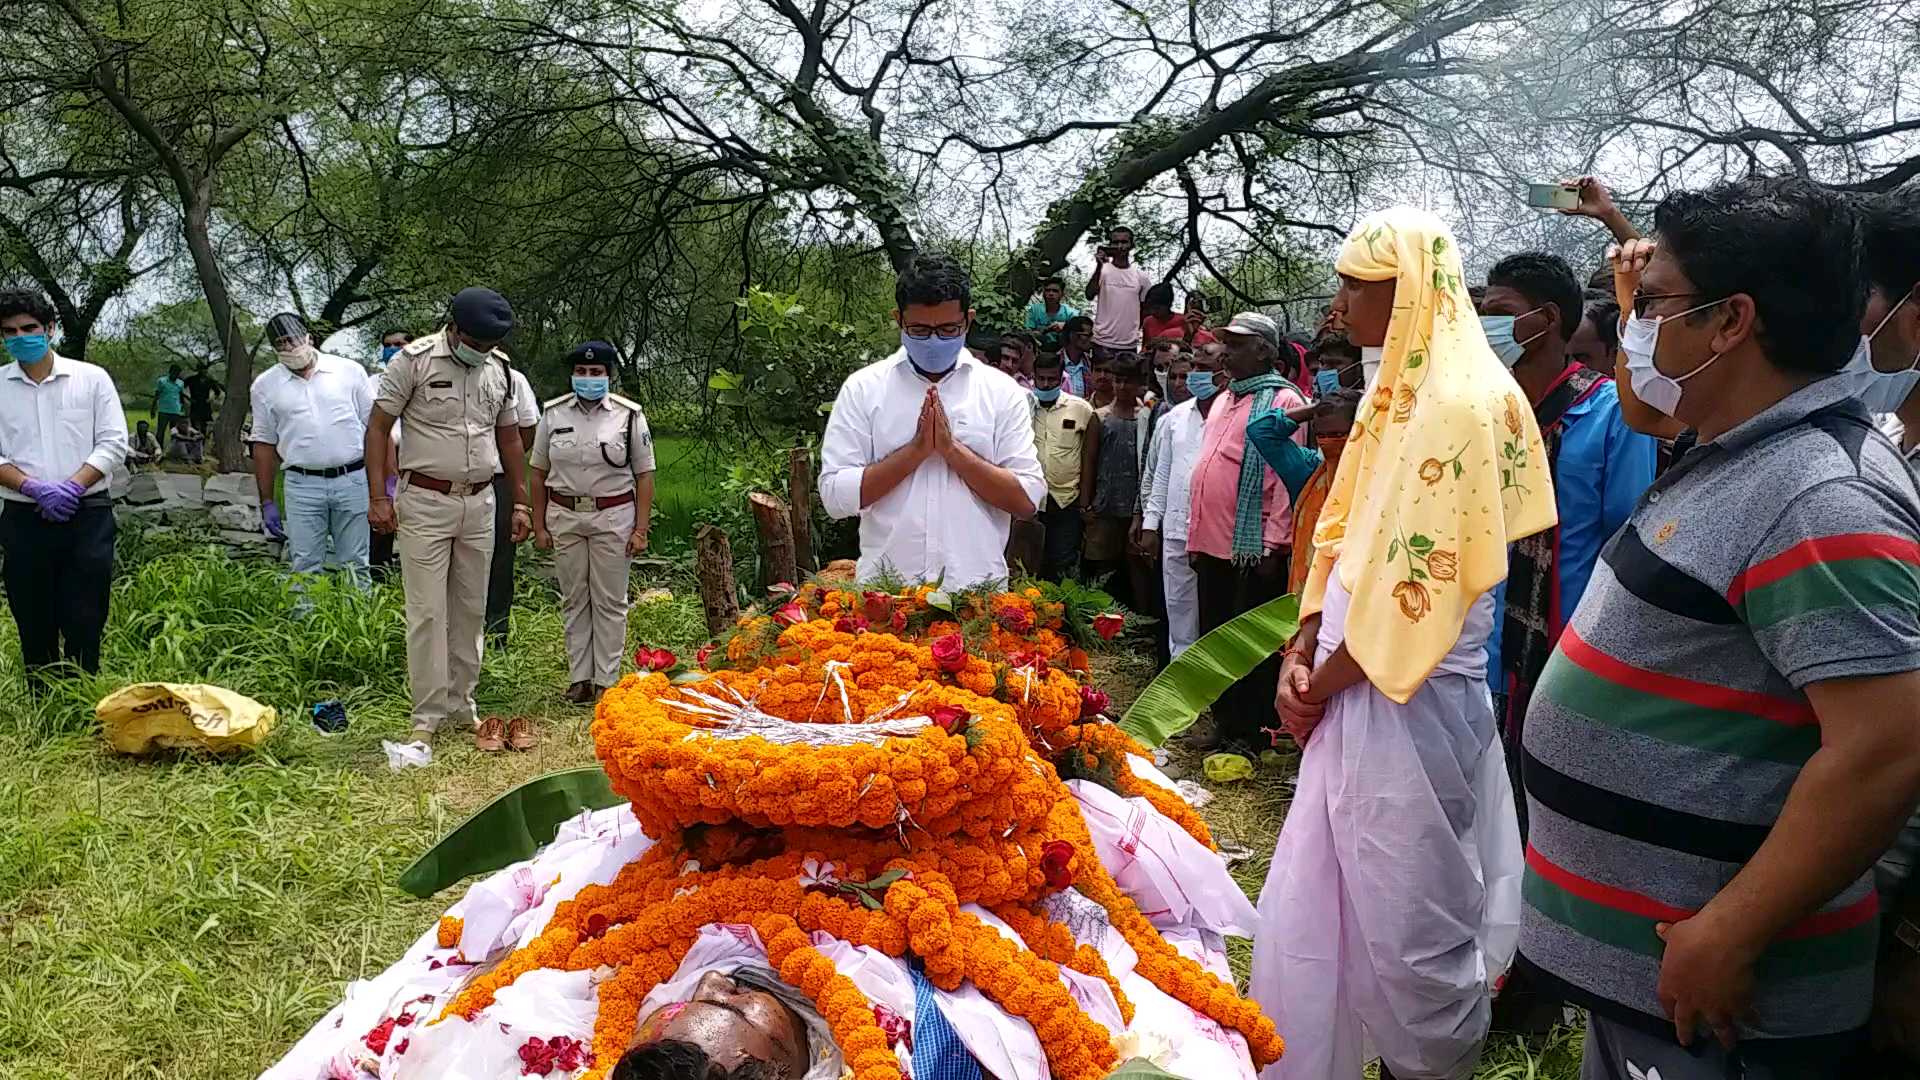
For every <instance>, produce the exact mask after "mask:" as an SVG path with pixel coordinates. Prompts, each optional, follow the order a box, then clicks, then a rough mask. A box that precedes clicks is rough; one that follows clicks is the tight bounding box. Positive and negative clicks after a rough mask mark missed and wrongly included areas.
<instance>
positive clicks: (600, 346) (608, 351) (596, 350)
mask: <svg viewBox="0 0 1920 1080" xmlns="http://www.w3.org/2000/svg"><path fill="white" fill-rule="evenodd" d="M619 359H620V354H619V353H617V352H615V351H614V348H613V346H611V345H609V344H607V343H606V342H604V341H587V342H582V343H581V344H579V345H575V346H574V347H573V350H572V351H571V352H569V353H567V363H566V366H567V367H573V366H574V365H575V364H605V365H606V366H607V368H608V369H609V370H611V369H612V368H614V367H616V366H617V365H618V364H619Z"/></svg>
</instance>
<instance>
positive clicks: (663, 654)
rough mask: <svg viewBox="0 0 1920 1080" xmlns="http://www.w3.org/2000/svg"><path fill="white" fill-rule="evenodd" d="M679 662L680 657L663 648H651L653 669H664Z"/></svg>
mask: <svg viewBox="0 0 1920 1080" xmlns="http://www.w3.org/2000/svg"><path fill="white" fill-rule="evenodd" d="M679 662H680V658H679V657H677V656H675V655H673V654H672V653H670V652H668V651H667V650H665V649H655V650H653V670H655V671H665V670H667V669H668V668H671V667H672V666H673V665H675V664H677V663H679Z"/></svg>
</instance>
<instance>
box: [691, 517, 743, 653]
mask: <svg viewBox="0 0 1920 1080" xmlns="http://www.w3.org/2000/svg"><path fill="white" fill-rule="evenodd" d="M693 553H694V558H693V565H694V571H695V573H696V575H697V576H698V577H699V579H700V607H701V609H702V610H704V611H705V612H706V616H707V634H708V636H709V637H718V636H719V635H721V634H722V633H725V632H726V631H727V630H729V629H731V628H732V626H733V624H734V623H735V622H736V621H738V620H739V618H740V586H739V585H738V584H736V583H735V582H734V579H733V545H732V544H730V543H728V542H727V530H725V529H722V528H721V527H720V526H718V525H714V524H711V523H709V524H705V525H702V526H700V527H699V528H697V529H695V530H693Z"/></svg>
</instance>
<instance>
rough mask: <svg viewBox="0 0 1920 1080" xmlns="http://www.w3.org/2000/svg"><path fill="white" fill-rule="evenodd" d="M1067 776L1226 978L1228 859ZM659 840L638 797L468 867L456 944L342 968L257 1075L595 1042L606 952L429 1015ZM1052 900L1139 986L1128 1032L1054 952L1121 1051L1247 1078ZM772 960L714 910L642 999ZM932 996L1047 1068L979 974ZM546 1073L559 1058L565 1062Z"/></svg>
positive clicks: (450, 1071)
mask: <svg viewBox="0 0 1920 1080" xmlns="http://www.w3.org/2000/svg"><path fill="white" fill-rule="evenodd" d="M1134 767H1135V768H1136V770H1138V771H1139V772H1140V773H1142V774H1143V778H1144V779H1150V780H1152V781H1153V782H1155V783H1162V784H1166V783H1167V781H1166V779H1165V777H1164V776H1161V775H1160V774H1159V773H1158V770H1155V769H1154V768H1153V766H1152V764H1151V763H1150V762H1146V761H1144V760H1136V761H1135V762H1134ZM1072 787H1073V790H1074V794H1075V797H1076V798H1078V799H1079V800H1080V802H1081V810H1082V813H1083V815H1084V816H1085V817H1086V819H1087V823H1088V827H1089V830H1090V832H1091V833H1092V835H1093V839H1094V847H1095V848H1096V851H1095V854H1096V855H1097V856H1098V857H1099V858H1100V860H1101V862H1102V863H1103V865H1105V866H1106V867H1107V869H1108V872H1109V873H1111V874H1112V875H1113V876H1114V877H1115V879H1116V881H1117V882H1118V883H1119V885H1120V887H1121V889H1122V890H1123V891H1125V892H1127V893H1128V895H1129V896H1130V897H1131V898H1132V899H1133V901H1134V902H1135V904H1137V905H1138V906H1139V907H1140V908H1141V910H1142V911H1143V912H1145V913H1147V914H1148V917H1149V918H1151V919H1152V920H1153V922H1154V924H1155V925H1156V926H1158V927H1160V929H1161V931H1162V933H1163V935H1164V936H1165V937H1166V939H1167V940H1168V941H1169V942H1170V943H1171V944H1173V946H1174V947H1175V948H1176V949H1178V950H1180V951H1181V952H1182V953H1184V954H1186V955H1187V956H1188V957H1190V958H1192V959H1194V960H1196V961H1198V962H1199V963H1200V964H1202V965H1203V966H1205V967H1207V968H1208V969H1210V970H1211V971H1213V973H1214V974H1216V975H1218V976H1220V977H1221V978H1223V979H1226V980H1228V981H1229V982H1231V981H1232V975H1231V973H1230V972H1229V970H1228V967H1227V958H1226V952H1225V943H1224V941H1223V940H1222V937H1221V935H1222V934H1226V933H1234V934H1244V933H1245V932H1246V928H1247V927H1250V926H1251V924H1252V919H1253V910H1252V906H1251V905H1250V904H1248V903H1247V902H1246V899H1245V897H1244V896H1243V895H1242V894H1241V893H1240V891H1239V888H1238V887H1237V886H1236V885H1235V884H1234V881H1233V878H1232V877H1231V876H1230V875H1229V874H1228V873H1227V868H1226V864H1225V862H1224V861H1223V860H1222V859H1221V858H1220V857H1219V856H1218V855H1216V854H1214V853H1213V852H1210V851H1208V850H1207V849H1206V848H1205V847H1203V846H1201V845H1200V844H1199V843H1198V842H1197V841H1195V840H1194V839H1193V838H1192V837H1190V836H1188V835H1187V834H1186V832H1185V831H1184V830H1182V829H1181V828H1180V827H1179V826H1178V825H1176V824H1174V823H1173V822H1172V821H1170V820H1168V819H1167V818H1166V817H1164V816H1162V815H1161V814H1160V813H1159V812H1158V811H1156V810H1154V809H1153V807H1152V806H1151V805H1150V804H1148V803H1147V802H1146V800H1144V799H1122V798H1121V797H1119V796H1118V795H1115V794H1114V793H1112V792H1111V791H1108V790H1107V789H1105V788H1101V787H1098V786H1096V785H1091V784H1080V783H1075V784H1073V785H1072ZM651 843H652V841H651V840H649V839H648V838H647V837H646V835H645V834H644V833H642V832H641V831H640V828H639V826H638V824H637V823H636V822H635V821H634V818H633V812H632V809H631V808H630V807H628V806H625V805H621V806H618V807H613V808H610V809H607V810H598V811H592V812H589V813H583V814H581V815H580V816H579V817H577V818H575V819H574V820H572V821H570V822H568V823H567V824H566V825H564V826H562V827H561V830H560V833H559V835H558V836H557V837H556V838H555V840H554V842H553V843H552V844H550V845H548V846H547V847H546V848H543V849H542V850H541V851H540V853H539V854H537V855H535V856H534V857H533V858H532V859H530V860H528V861H527V862H524V863H519V864H516V865H514V866H510V867H508V868H506V869H504V870H501V871H499V872H498V873H495V874H493V875H492V876H490V877H488V878H486V879H484V880H482V881H480V882H479V883H477V884H475V885H474V886H473V887H472V888H471V889H469V890H468V891H467V894H466V895H465V896H464V897H462V898H461V899H460V901H459V902H458V903H456V904H454V905H453V907H451V908H449V909H448V912H447V913H448V914H449V915H454V916H457V917H459V918H460V919H461V920H462V923H463V926H462V936H461V941H460V945H459V947H458V948H457V949H442V948H440V947H439V943H438V941H437V939H436V938H437V936H436V931H435V930H434V929H429V930H428V931H427V932H426V934H424V935H423V936H422V937H421V938H420V939H419V940H418V941H416V942H415V943H414V945H413V947H412V948H410V949H408V950H407V953H406V955H405V956H403V957H402V958H401V959H400V960H399V962H397V963H395V964H394V965H393V966H392V967H390V968H388V969H387V970H385V971H383V972H381V973H380V974H379V975H377V976H375V977H373V978H371V979H367V980H363V981H359V982H355V983H352V984H351V985H349V986H348V987H347V990H346V995H345V1000H343V1001H342V1002H341V1003H340V1004H338V1005H336V1006H335V1007H334V1008H333V1010H332V1011H331V1012H329V1013H328V1014H327V1015H326V1016H325V1017H322V1018H321V1020H320V1022H319V1023H318V1024H316V1025H314V1027H313V1029H312V1030H311V1031H309V1032H307V1034H306V1036H305V1037H304V1038H302V1039H301V1040H300V1041H299V1042H298V1043H297V1044H295V1045H294V1047H293V1049H292V1050H290V1051H289V1052H288V1053H287V1055H286V1057H284V1058H282V1059H281V1060H280V1061H279V1062H278V1063H277V1064H275V1065H274V1066H273V1067H272V1068H271V1069H268V1070H267V1071H266V1072H265V1073H263V1074H262V1076H261V1080H374V1078H380V1080H428V1078H431V1080H447V1078H449V1077H460V1078H463V1080H490V1078H493V1077H500V1078H510V1077H518V1076H520V1075H521V1066H522V1061H521V1058H520V1056H519V1053H520V1047H521V1046H522V1045H523V1044H525V1043H526V1041H527V1040H528V1039H529V1038H535V1037H537V1038H541V1039H546V1040H551V1039H553V1038H555V1037H565V1038H572V1039H579V1040H581V1041H582V1042H584V1043H586V1044H588V1045H589V1046H591V1044H592V1040H593V1024H594V1019H595V1017H596V1015H597V1014H598V1012H599V1000H598V999H599V990H598V986H599V983H600V982H601V981H602V980H603V979H604V978H605V977H606V976H608V975H610V974H611V969H602V970H601V971H598V972H594V971H581V972H560V971H537V972H531V973H529V974H527V975H524V976H522V977H521V978H520V979H519V980H517V981H516V982H515V983H514V984H513V985H512V986H511V987H508V988H506V989H503V990H502V991H501V992H500V993H499V995H498V996H497V997H496V999H495V1001H494V1004H493V1005H492V1006H490V1007H489V1008H487V1009H486V1011H484V1012H482V1013H481V1014H480V1016H479V1017H478V1018H477V1019H476V1020H475V1021H474V1022H472V1023H469V1022H468V1021H465V1020H460V1019H457V1018H456V1019H449V1020H446V1021H443V1022H441V1023H437V1024H435V1023H431V1021H432V1020H433V1019H434V1018H435V1017H437V1016H438V1015H439V1014H440V1012H441V1010H442V1009H444V1008H445V1007H446V1004H447V1003H448V1002H449V1001H451V1000H452V999H453V997H454V996H455V995H457V994H458V993H459V991H460V988H461V987H462V986H463V985H465V984H466V982H467V981H469V979H471V977H472V974H473V972H474V971H475V970H476V967H477V964H484V963H490V962H494V961H498V960H500V959H501V958H503V957H504V956H505V955H506V954H507V952H508V951H510V950H512V949H514V948H517V947H519V946H521V945H525V944H527V943H528V942H530V941H532V940H533V939H534V938H536V937H538V936H539V934H540V932H541V931H542V930H544V929H545V928H546V925H547V923H548V922H549V921H550V920H551V919H552V917H553V912H554V909H555V908H557V907H558V906H559V905H560V904H561V903H562V902H563V901H565V900H568V899H570V898H572V897H573V896H574V895H575V894H577V893H578V892H579V891H580V889H582V888H583V887H585V886H586V885H587V884H589V883H593V884H606V883H607V882H609V881H612V880H613V878H614V875H616V874H618V873H619V872H620V868H621V867H623V866H625V865H626V864H627V863H629V862H632V861H633V860H634V859H636V858H638V857H639V856H640V854H641V853H642V852H644V851H645V850H646V849H647V848H648V847H649V846H651ZM966 910H967V911H969V912H971V913H972V914H974V915H976V916H979V917H980V918H981V920H982V921H984V922H986V923H987V924H988V925H991V926H993V927H995V928H996V929H998V930H999V931H1000V932H1001V933H1003V934H1005V935H1007V936H1008V937H1010V938H1011V937H1013V936H1014V935H1013V932H1012V930H1011V929H1009V928H1008V927H1006V926H1005V925H1004V924H1002V923H1001V922H1000V921H999V920H998V919H996V918H995V917H994V916H993V915H992V914H991V913H990V912H988V911H986V910H984V909H982V908H980V907H978V906H976V905H968V907H967V908H966ZM1047 910H1048V914H1049V916H1050V917H1051V918H1053V919H1054V920H1055V921H1057V922H1061V923H1064V924H1066V925H1067V926H1068V927H1069V928H1071V929H1072V931H1073V934H1074V937H1075V939H1076V940H1078V941H1080V942H1081V943H1083V944H1089V945H1092V946H1094V948H1096V949H1098V950H1099V952H1100V954H1101V958H1102V959H1103V960H1105V961H1106V963H1107V967H1108V969H1109V970H1110V971H1111V972H1112V973H1113V976H1114V978H1115V979H1117V980H1119V982H1120V985H1121V989H1122V990H1123V991H1124V992H1125V993H1126V994H1127V996H1128V998H1129V999H1131V1000H1132V1002H1133V1004H1134V1019H1133V1024H1132V1026H1131V1027H1128V1028H1126V1029H1125V1030H1124V1031H1122V1030H1121V1024H1120V1014H1119V1008H1118V1006H1117V1005H1116V1004H1115V1002H1114V1000H1113V994H1112V991H1111V990H1110V988H1109V987H1108V986H1107V984H1106V983H1105V982H1103V981H1102V980H1100V979H1097V978H1093V977H1090V976H1083V975H1081V974H1079V973H1078V972H1073V971H1067V970H1065V969H1062V972H1061V975H1062V980H1063V981H1064V982H1065V983H1066V985H1067V988H1068V990H1069V991H1070V992H1071V993H1072V994H1073V995H1074V997H1075V999H1076V1000H1077V1001H1078V1002H1079V1003H1080V1005H1081V1007H1082V1008H1083V1009H1085V1010H1086V1012H1087V1014H1088V1015H1089V1016H1091V1017H1093V1018H1094V1019H1095V1020H1098V1021H1100V1022H1101V1023H1102V1024H1104V1025H1106V1026H1107V1028H1108V1030H1110V1031H1113V1032H1114V1033H1115V1035H1116V1039H1115V1043H1116V1046H1117V1047H1118V1048H1119V1049H1120V1051H1121V1057H1122V1058H1127V1057H1135V1056H1139V1057H1147V1058H1150V1059H1152V1060H1153V1061H1154V1062H1155V1064H1157V1065H1159V1066H1160V1067H1161V1068H1163V1069H1166V1070H1167V1071H1169V1072H1172V1073H1174V1074H1175V1075H1178V1076H1191V1077H1205V1078H1207V1080H1255V1078H1254V1072H1253V1064H1252V1061H1251V1059H1250V1058H1249V1057H1248V1054H1247V1046H1246V1041H1245V1040H1244V1039H1242V1038H1241V1037H1240V1035H1239V1034H1238V1033H1236V1032H1228V1031H1226V1030H1224V1029H1222V1028H1221V1027H1220V1025H1218V1024H1216V1023H1214V1022H1213V1021H1212V1020H1209V1019H1206V1018H1204V1017H1202V1016H1200V1015H1198V1014H1196V1013H1195V1012H1193V1010H1191V1009H1189V1008H1187V1006H1185V1005H1183V1004H1181V1003H1180V1002H1178V1001H1176V1000H1174V999H1173V998H1171V997H1169V996H1167V995H1166V994H1163V993H1161V992H1160V990H1159V989H1158V988H1156V987H1155V986H1154V985H1153V984H1152V983H1150V982H1148V981H1147V980H1145V979H1144V978H1141V977H1140V976H1139V975H1137V974H1135V973H1134V970H1133V968H1134V964H1135V963H1136V961H1137V959H1138V958H1137V957H1136V956H1135V955H1134V951H1133V948H1132V946H1130V945H1128V944H1127V942H1126V939H1124V938H1122V937H1121V936H1120V935H1119V934H1118V933H1117V932H1115V931H1114V930H1113V928H1112V927H1111V926H1110V925H1109V924H1108V923H1107V921H1106V913H1105V912H1104V911H1102V910H1101V909H1100V908H1099V907H1098V906H1097V905H1095V904H1093V903H1092V902H1091V901H1088V900H1086V899H1085V898H1083V897H1081V896H1080V895H1079V894H1078V893H1075V892H1072V891H1068V892H1065V893H1061V894H1058V895H1056V896H1054V897H1052V898H1050V899H1049V901H1048V902H1047ZM815 944H816V946H818V947H820V948H821V949H823V950H824V951H825V952H826V953H827V955H828V956H830V957H831V958H832V959H833V961H834V964H835V966H836V967H837V968H839V970H840V971H841V972H842V973H843V974H845V975H847V977H849V978H851V979H852V980H853V981H854V983H855V984H856V985H858V986H859V987H860V989H861V990H862V992H864V993H865V994H866V995H867V996H868V998H870V999H871V1000H873V1001H874V1002H875V1003H876V1004H880V1005H885V1006H888V1007H889V1008H892V1009H894V1010H895V1011H896V1012H898V1013H900V1014H901V1015H902V1016H904V1017H906V1018H908V1019H911V1018H912V1016H913V1005H914V999H913V987H912V982H911V980H910V977H909V976H908V974H907V969H906V967H905V965H904V964H902V963H901V962H900V961H898V960H895V959H893V958H892V957H889V956H887V955H885V954H883V953H880V952H877V951H875V950H873V949H868V948H856V947H854V946H851V945H847V944H845V943H844V942H838V941H833V940H832V939H829V938H826V937H824V936H823V935H816V936H815ZM468 959H471V960H473V961H476V963H468V962H466V960H468ZM765 963H766V953H765V951H764V949H763V948H762V946H761V944H760V941H759V938H758V936H757V935H756V934H755V933H754V932H753V930H752V929H751V928H749V927H744V926H739V927H719V926H715V927H708V928H707V929H706V930H704V931H703V932H702V934H701V936H700V939H699V940H698V942H696V944H695V945H694V947H693V948H692V949H691V950H689V952H688V954H687V957H686V959H685V960H684V961H682V963H681V966H680V970H679V971H678V972H677V973H676V974H675V976H674V978H673V979H672V980H669V981H668V982H666V983H663V984H661V986H660V987H658V988H656V989H655V990H654V992H653V993H651V994H650V995H648V998H647V1000H646V1002H645V1003H644V1004H643V1006H642V1010H641V1015H642V1016H644V1015H646V1013H647V1012H648V1011H650V1010H651V1009H653V1008H654V1007H656V1006H659V1005H662V1004H666V1003H668V1002H669V1001H673V1000H677V998H676V996H675V995H676V994H678V995H679V996H680V997H682V998H683V997H684V996H685V990H686V988H688V987H691V986H692V984H693V983H694V982H696V981H698V978H699V976H700V975H701V974H702V973H704V972H706V971H712V970H718V971H731V970H734V969H736V968H739V967H741V966H745V965H761V966H764V964H765ZM936 1005H937V1006H938V1008H939V1009H940V1011H941V1013H942V1014H943V1015H944V1016H945V1017H946V1019H947V1021H948V1023H950V1024H952V1025H953V1028H954V1031H955V1032H956V1033H957V1034H958V1035H959V1036H960V1039H961V1041H962V1042H963V1043H965V1044H966V1046H967V1049H968V1050H969V1051H971V1052H972V1053H973V1055H974V1057H975V1058H976V1059H978V1060H979V1062H980V1065H981V1067H982V1068H983V1069H985V1070H986V1071H987V1072H988V1073H990V1074H991V1075H993V1076H995V1077H997V1078H999V1080H1051V1074H1050V1072H1049V1070H1048V1068H1047V1062H1046V1055H1045V1053H1044V1052H1043V1050H1042V1049H1041V1046H1040V1040H1039V1038H1038V1036H1037V1035H1036V1034H1035V1033H1034V1030H1033V1027H1032V1026H1031V1025H1029V1024H1028V1023H1027V1022H1026V1021H1024V1020H1021V1019H1019V1018H1018V1017H1014V1016H1011V1015H1009V1014H1007V1013H1006V1012H1004V1011H1002V1010H1001V1009H1000V1008H999V1007H998V1006H996V1005H994V1004H993V1003H992V1002H991V1001H989V1000H988V999H987V998H986V997H984V996H983V995H981V994H980V992H979V991H978V990H976V989H975V988H974V987H973V985H972V984H971V983H965V984H962V985H961V987H960V988H959V989H958V990H956V991H953V992H952V993H948V992H945V991H936ZM388 1020H395V1024H394V1025H393V1026H392V1028H391V1031H390V1033H389V1034H388V1035H387V1037H386V1038H384V1039H381V1038H379V1037H375V1038H374V1039H373V1042H372V1045H370V1044H369V1041H368V1035H369V1033H370V1032H373V1031H375V1029H377V1028H379V1027H380V1026H381V1025H382V1024H384V1023H385V1022H387V1021H388ZM374 1046H378V1047H379V1050H378V1051H376V1050H375V1049H374V1048H373V1047H374ZM902 1058H903V1061H902V1068H903V1070H904V1069H905V1068H906V1066H907V1065H908V1064H909V1062H908V1061H907V1060H905V1059H906V1055H902ZM553 1075H554V1076H555V1077H559V1076H562V1075H567V1074H562V1073H560V1072H559V1071H558V1070H556V1071H555V1072H554V1074H553ZM810 1075H811V1074H810Z"/></svg>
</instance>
